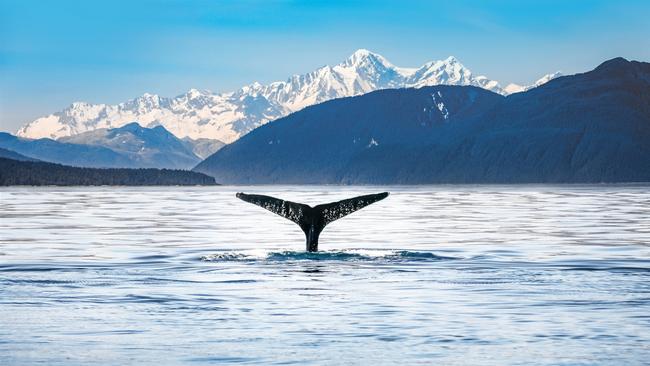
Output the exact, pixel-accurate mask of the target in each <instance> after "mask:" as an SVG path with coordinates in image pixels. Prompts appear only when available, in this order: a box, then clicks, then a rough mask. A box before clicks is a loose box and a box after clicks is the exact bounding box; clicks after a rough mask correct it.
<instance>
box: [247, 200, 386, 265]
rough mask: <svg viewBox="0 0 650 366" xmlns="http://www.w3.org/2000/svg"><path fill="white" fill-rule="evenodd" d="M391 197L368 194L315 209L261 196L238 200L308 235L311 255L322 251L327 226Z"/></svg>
mask: <svg viewBox="0 0 650 366" xmlns="http://www.w3.org/2000/svg"><path fill="white" fill-rule="evenodd" d="M386 197H388V192H383V193H376V194H368V195H365V196H359V197H354V198H349V199H346V200H342V201H338V202H332V203H326V204H322V205H318V206H314V207H311V206H309V205H305V204H302V203H295V202H291V201H285V200H281V199H279V198H275V197H270V196H264V195H260V194H246V193H237V198H239V199H241V200H243V201H246V202H249V203H252V204H254V205H258V206H260V207H262V208H265V209H267V210H269V211H271V212H273V213H275V214H278V215H280V216H282V217H284V218H286V219H289V220H291V221H293V222H295V223H296V224H298V226H300V228H301V229H302V231H303V232H304V233H305V239H306V242H307V251H308V252H317V251H318V237H319V236H320V233H321V231H323V229H324V228H325V226H326V225H327V224H329V223H330V222H332V221H335V220H338V219H340V218H342V217H344V216H347V215H349V214H351V213H353V212H355V211H358V210H360V209H362V208H364V207H366V206H368V205H370V204H372V203H375V202H377V201H381V200H383V199H384V198H386Z"/></svg>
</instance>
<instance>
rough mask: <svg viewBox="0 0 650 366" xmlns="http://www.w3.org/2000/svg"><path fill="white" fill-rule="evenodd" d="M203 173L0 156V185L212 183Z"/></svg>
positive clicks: (211, 179)
mask: <svg viewBox="0 0 650 366" xmlns="http://www.w3.org/2000/svg"><path fill="white" fill-rule="evenodd" d="M215 184H216V182H215V181H214V178H212V177H209V176H207V175H205V174H201V173H196V172H190V171H185V170H170V169H121V168H119V169H118V168H110V169H99V168H77V167H71V166H66V165H60V164H53V163H45V162H34V161H18V160H13V159H6V158H0V186H11V185H30V186H45V185H56V186H100V185H120V186H164V185H182V186H183V185H215Z"/></svg>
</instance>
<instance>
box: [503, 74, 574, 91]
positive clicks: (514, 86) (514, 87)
mask: <svg viewBox="0 0 650 366" xmlns="http://www.w3.org/2000/svg"><path fill="white" fill-rule="evenodd" d="M560 76H564V75H563V74H562V73H561V72H559V71H556V72H554V73H552V74H546V75H544V76H542V77H541V78H539V79H538V80H537V81H535V83H534V84H532V85H528V86H522V85H518V84H514V83H511V84H508V86H506V87H505V89H504V90H505V92H506V93H505V94H506V95H508V94H515V93H521V92H525V91H528V90H530V89H533V88H537V87H538V86H541V85H544V84H546V83H548V82H549V81H551V80H553V79H555V78H559V77H560Z"/></svg>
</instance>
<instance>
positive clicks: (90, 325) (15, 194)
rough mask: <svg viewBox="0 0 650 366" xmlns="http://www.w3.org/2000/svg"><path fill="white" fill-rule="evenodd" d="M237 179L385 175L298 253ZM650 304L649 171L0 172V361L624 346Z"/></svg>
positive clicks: (648, 324) (353, 359) (280, 193)
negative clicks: (600, 181) (144, 180)
mask: <svg viewBox="0 0 650 366" xmlns="http://www.w3.org/2000/svg"><path fill="white" fill-rule="evenodd" d="M238 191H243V192H247V193H263V194H269V195H272V196H276V197H280V198H285V199H289V200H292V201H297V202H302V203H307V204H312V205H314V204H319V203H325V202H330V201H336V200H339V199H342V198H348V197H351V196H355V195H359V194H366V193H375V192H381V191H389V192H391V195H390V196H389V197H388V198H387V199H385V200H383V201H381V202H378V203H375V204H373V205H371V206H368V207H366V208H364V209H363V210H361V211H359V212H356V213H354V214H352V215H350V216H348V217H345V218H343V219H340V220H339V221H336V222H334V223H332V224H330V225H329V226H328V227H327V228H326V229H325V230H324V231H323V233H322V235H321V237H320V249H321V250H322V251H323V252H319V253H312V254H307V253H304V235H303V233H302V232H301V231H300V229H299V228H298V226H297V225H295V224H294V223H292V222H290V221H288V220H286V219H283V218H281V217H279V216H276V215H274V214H272V213H270V212H267V211H265V210H263V209H261V208H259V207H256V206H253V205H250V204H247V203H245V202H242V201H240V200H238V199H236V198H235V193H236V192H238ZM649 314H650V187H649V186H647V185H645V186H644V185H591V186H590V185H586V186H578V185H575V186H574V185H564V186H544V185H540V186H535V185H522V186H491V185H487V186H419V187H331V186H287V187H278V186H267V187H264V186H257V187H191V188H183V187H166V188H151V187H147V188H125V187H99V188H87V187H84V188H54V187H49V188H15V187H10V188H0V364H2V365H14V364H21V365H22V364H35V363H44V364H48V365H80V364H107V365H108V364H110V365H114V364H218V363H224V364H232V363H243V364H247V363H249V364H314V365H324V364H325V365H327V364H332V365H333V364H359V363H364V364H371V365H383V364H386V365H393V364H404V365H410V364H432V363H438V364H445V365H466V364H483V365H485V364H494V365H506V364H507V365H520V364H521V365H523V364H525V365H557V364H567V365H568V364H571V365H576V364H580V365H582V364H604V365H623V364H625V365H635V364H643V363H645V362H647V360H648V359H650V346H649V344H650V315H649ZM644 360H645V361H644Z"/></svg>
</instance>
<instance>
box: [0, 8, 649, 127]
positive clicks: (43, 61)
mask: <svg viewBox="0 0 650 366" xmlns="http://www.w3.org/2000/svg"><path fill="white" fill-rule="evenodd" d="M648 19H650V1H623V0H619V1H599V0H591V1H586V0H563V1H555V0H548V1H534V0H531V1H522V0H519V1H506V0H503V1H501V0H494V1H488V0H483V1H479V0H474V1H470V0H457V1H434V0H431V1H382V0H374V1H320V0H315V1H289V0H267V1H252V0H248V1H247V0H243V1H207V0H194V1H190V0H188V1H174V0H158V1H153V0H143V1H136V0H131V1H119V0H117V1H116V0H111V1H101V0H96V1H68V0H57V1H47V0H42V1H33V0H14V1H9V0H0V130H3V131H10V132H14V131H15V130H16V129H17V128H18V127H19V126H20V125H22V124H23V123H25V122H28V121H30V120H32V119H34V118H36V117H39V116H41V115H45V114H49V113H51V112H54V111H57V110H61V109H63V108H65V107H66V106H67V105H69V104H70V103H71V102H73V101H88V102H92V103H118V102H122V101H125V100H127V99H130V98H134V97H137V96H138V95H141V94H142V93H144V92H152V93H158V94H161V95H164V96H175V95H178V94H181V93H183V92H185V91H186V90H187V89H189V88H199V89H209V90H212V91H230V90H233V89H236V88H238V87H240V86H242V85H244V84H248V83H250V82H253V81H259V82H261V83H267V82H271V81H275V80H284V79H286V78H287V77H288V76H290V75H292V74H296V73H304V72H308V71H311V70H313V69H315V68H317V67H319V66H322V65H325V64H334V63H338V62H340V61H342V60H343V59H345V58H346V57H347V56H348V55H349V54H351V53H352V52H353V51H354V50H356V49H358V48H367V49H370V50H372V51H374V52H377V53H380V54H382V55H384V56H385V57H386V58H387V59H388V60H390V61H391V62H392V63H394V64H396V65H398V66H405V67H414V66H419V65H421V64H423V63H424V62H426V61H430V60H435V59H442V58H446V57H447V56H449V55H454V56H456V57H457V58H458V59H459V60H460V61H461V62H462V63H463V64H465V66H467V67H469V68H470V69H471V70H472V71H473V72H475V73H478V74H483V75H486V76H488V77H489V78H492V79H496V80H498V81H499V82H501V84H502V85H506V84H508V83H510V82H517V83H522V84H526V83H530V82H532V81H534V80H535V79H537V78H538V77H540V76H542V75H543V74H545V73H548V72H553V71H557V70H561V71H563V72H564V73H575V72H581V71H586V70H589V69H592V68H593V67H595V66H596V65H598V64H599V63H600V62H602V61H604V60H606V59H609V58H613V57H616V56H623V57H625V58H628V59H635V60H640V61H650V22H649V21H648Z"/></svg>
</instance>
